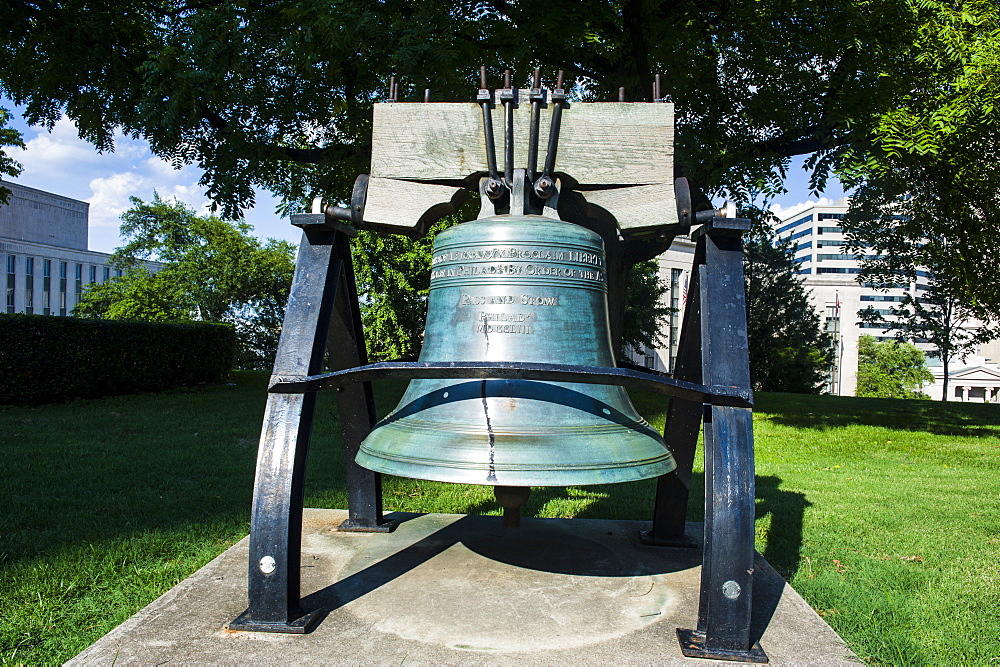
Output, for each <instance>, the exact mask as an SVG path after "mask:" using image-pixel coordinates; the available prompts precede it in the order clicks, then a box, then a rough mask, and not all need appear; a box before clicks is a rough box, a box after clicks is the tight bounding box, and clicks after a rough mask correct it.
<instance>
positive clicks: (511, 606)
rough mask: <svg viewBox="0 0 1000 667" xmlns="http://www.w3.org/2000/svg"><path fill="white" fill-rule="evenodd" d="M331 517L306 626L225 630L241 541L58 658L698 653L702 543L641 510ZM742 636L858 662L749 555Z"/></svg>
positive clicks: (238, 605) (314, 549)
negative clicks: (654, 538) (691, 542)
mask: <svg viewBox="0 0 1000 667" xmlns="http://www.w3.org/2000/svg"><path fill="white" fill-rule="evenodd" d="M346 517H347V513H346V512H344V511H341V510H306V513H305V519H304V522H303V539H302V592H303V594H304V596H305V597H304V599H303V607H304V608H306V609H313V608H316V607H323V608H325V609H326V610H328V613H327V614H326V616H325V618H324V619H323V620H322V622H321V623H320V624H319V625H318V627H316V629H315V630H313V631H312V632H311V633H309V634H305V635H287V634H269V633H259V632H234V631H230V630H227V629H226V625H227V623H229V622H230V621H232V620H233V619H234V618H236V616H237V615H238V614H240V613H241V612H242V611H243V610H244V609H245V608H246V605H247V598H246V570H247V558H248V552H247V540H246V539H244V540H242V541H241V542H239V543H237V544H236V545H234V546H232V547H231V548H230V549H228V550H227V551H226V552H225V553H223V554H222V555H221V556H219V557H218V558H216V559H215V560H213V561H212V562H211V563H209V564H208V565H206V566H205V567H203V568H202V569H200V570H199V571H198V572H196V573H195V574H193V575H191V577H189V578H188V579H186V580H185V581H183V582H181V583H180V584H178V585H177V586H175V587H174V588H173V589H172V590H170V591H169V592H167V593H166V594H164V595H163V596H162V597H160V598H159V599H157V600H156V601H154V602H153V603H151V604H150V605H148V606H147V607H146V608H145V609H143V610H141V611H140V612H139V613H137V614H136V615H135V616H133V617H132V618H130V619H129V620H128V621H126V622H125V623H123V624H122V625H120V626H119V627H117V628H115V629H114V630H112V631H111V632H110V633H108V634H107V635H105V636H104V637H103V638H102V639H101V640H99V641H98V642H97V643H96V644H94V645H93V646H91V647H90V648H88V649H87V650H85V651H83V652H82V653H80V654H79V655H78V656H76V657H75V658H74V659H73V660H72V661H71V663H80V664H82V663H92V664H111V663H115V664H121V663H143V664H163V663H182V662H183V663H292V662H294V663H392V664H397V665H398V664H402V663H404V662H408V663H409V662H417V663H440V664H458V663H461V664H470V663H480V664H482V663H508V664H509V663H514V662H517V663H545V664H580V663H598V662H599V663H658V664H664V663H668V664H705V663H706V662H710V661H706V660H699V659H693V658H685V657H684V656H683V655H682V654H681V652H680V648H679V647H678V643H677V636H676V633H675V630H676V628H693V627H694V626H695V623H696V620H697V610H698V586H699V577H700V558H701V550H700V549H679V548H664V547H649V546H643V545H642V544H641V543H640V542H639V540H638V532H639V530H640V529H643V528H648V523H643V522H637V521H602V520H591V519H523V520H522V527H521V528H518V529H505V528H503V526H502V525H501V523H500V519H499V518H498V517H482V516H462V515H454V514H427V515H415V514H395V515H392V518H396V519H401V520H402V521H401V523H400V525H399V527H398V528H397V529H396V531H395V532H393V533H390V534H363V533H338V532H336V527H337V525H338V524H340V522H341V521H343V520H344V519H345V518H346ZM699 533H700V525H697V526H696V525H694V524H692V525H691V526H689V534H691V535H698V534H699ZM753 636H754V638H756V639H759V641H760V645H761V647H762V648H763V649H764V651H765V652H766V653H767V655H768V657H769V658H770V660H771V662H772V664H782V663H795V664H799V665H804V664H816V665H820V664H821V665H832V664H846V663H857V662H858V660H857V657H856V656H854V655H853V654H852V653H851V652H850V651H849V650H848V649H846V648H845V646H844V644H843V642H842V641H841V639H840V638H839V637H838V636H837V635H836V633H834V631H833V630H832V629H831V628H830V627H829V626H828V625H827V624H826V623H825V622H824V621H823V619H821V618H820V617H819V615H817V614H816V612H814V611H813V610H812V609H811V608H810V607H809V606H808V605H807V604H806V603H805V601H803V600H802V598H801V597H799V595H798V594H797V593H796V592H795V591H793V590H792V588H791V587H790V586H788V585H787V584H785V582H784V581H783V580H782V579H781V577H780V576H779V575H778V574H777V573H776V572H775V571H774V570H773V569H772V568H771V567H770V566H769V565H768V564H767V563H766V562H765V561H764V560H763V559H761V558H759V557H758V562H757V564H756V573H755V576H754V616H753ZM724 664H730V665H731V664H733V663H724Z"/></svg>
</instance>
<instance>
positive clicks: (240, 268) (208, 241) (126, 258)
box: [74, 194, 295, 368]
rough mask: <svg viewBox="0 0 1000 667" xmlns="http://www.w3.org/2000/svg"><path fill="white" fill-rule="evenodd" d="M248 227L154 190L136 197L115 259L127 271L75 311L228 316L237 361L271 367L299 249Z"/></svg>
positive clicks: (116, 315) (156, 317) (171, 317)
mask: <svg viewBox="0 0 1000 667" xmlns="http://www.w3.org/2000/svg"><path fill="white" fill-rule="evenodd" d="M250 231H251V227H250V226H249V225H248V224H246V223H244V222H231V221H226V220H222V219H219V218H217V217H215V216H199V215H195V213H194V211H192V210H190V209H188V208H187V207H186V206H184V205H183V204H181V203H180V202H177V201H169V202H168V201H164V200H162V199H161V198H160V197H159V195H156V194H154V196H153V201H152V202H149V203H146V202H144V201H142V200H141V199H138V198H132V208H130V209H129V210H128V211H126V212H125V214H124V215H122V236H123V238H124V239H125V240H126V243H125V245H123V246H122V247H120V248H118V249H117V250H116V251H115V253H114V255H113V256H112V260H111V261H112V263H114V264H115V265H117V266H119V267H121V268H124V269H126V273H125V275H123V276H122V277H121V278H119V279H114V280H112V281H109V282H107V283H104V284H101V285H94V286H92V287H91V288H89V289H88V290H87V291H86V292H85V293H84V295H83V298H82V300H81V303H80V305H78V306H77V308H76V309H75V310H74V314H78V315H82V316H86V317H103V318H106V319H143V320H150V321H177V320H190V319H198V320H207V321H211V322H227V323H230V324H232V325H233V326H234V327H235V329H236V335H237V339H238V341H239V344H240V351H239V354H238V357H237V365H238V366H239V367H241V368H262V367H265V366H267V365H268V364H270V363H271V361H272V360H273V358H274V354H275V351H276V350H277V344H278V337H279V335H280V329H281V321H282V318H283V316H284V310H285V303H286V302H287V300H288V290H289V288H290V286H291V280H292V273H293V271H294V259H293V258H294V255H295V248H294V247H293V246H292V244H290V243H288V242H286V241H276V240H274V239H269V240H267V241H266V242H265V243H263V244H262V243H261V242H260V240H258V239H256V238H254V237H253V236H251V235H250ZM146 259H148V260H154V261H158V262H161V263H162V264H163V265H164V266H163V268H162V269H161V270H160V271H159V272H157V273H156V274H150V273H149V272H148V271H146V269H145V268H144V266H143V265H142V264H140V261H139V260H146Z"/></svg>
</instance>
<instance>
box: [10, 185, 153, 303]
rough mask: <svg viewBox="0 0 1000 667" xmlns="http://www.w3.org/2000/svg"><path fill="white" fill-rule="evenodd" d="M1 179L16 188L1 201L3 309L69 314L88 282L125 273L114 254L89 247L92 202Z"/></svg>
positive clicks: (151, 264)
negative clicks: (112, 259)
mask: <svg viewBox="0 0 1000 667" xmlns="http://www.w3.org/2000/svg"><path fill="white" fill-rule="evenodd" d="M0 185H2V186H3V187H4V188H6V189H8V190H10V191H11V194H10V196H9V197H8V200H7V204H5V205H0V270H2V272H3V273H2V275H0V281H2V283H0V284H2V285H3V295H4V301H3V306H2V308H3V311H2V312H4V313H26V314H35V315H70V314H71V313H72V312H73V307H74V306H76V304H77V302H78V301H79V299H80V296H81V294H83V291H84V289H85V288H86V286H87V285H90V284H92V283H103V282H105V281H108V280H110V279H112V278H113V277H115V276H120V275H121V271H120V270H118V269H115V268H113V267H111V266H110V265H109V264H108V260H109V258H110V257H111V256H110V255H109V254H107V253H102V252H95V251H92V250H88V249H87V232H88V224H89V209H90V204H88V203H87V202H82V201H77V200H76V199H70V198H69V197H63V196H61V195H56V194H52V193H50V192H44V191H42V190H36V189H34V188H29V187H25V186H23V185H18V184H17V183H12V182H9V181H0ZM146 265H147V267H148V268H149V269H150V270H152V271H155V270H157V269H158V268H159V265H158V264H157V263H155V262H147V263H146Z"/></svg>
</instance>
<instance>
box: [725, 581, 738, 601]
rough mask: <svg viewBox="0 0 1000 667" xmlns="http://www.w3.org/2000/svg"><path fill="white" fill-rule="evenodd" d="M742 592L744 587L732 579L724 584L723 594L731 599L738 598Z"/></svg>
mask: <svg viewBox="0 0 1000 667" xmlns="http://www.w3.org/2000/svg"><path fill="white" fill-rule="evenodd" d="M741 592H743V589H742V588H740V585H739V584H738V583H736V582H735V581H733V580H732V579H730V580H729V581H727V582H726V583H724V584H722V594H723V595H725V596H726V597H727V598H729V599H730V600H735V599H736V598H738V597H739V596H740V593H741Z"/></svg>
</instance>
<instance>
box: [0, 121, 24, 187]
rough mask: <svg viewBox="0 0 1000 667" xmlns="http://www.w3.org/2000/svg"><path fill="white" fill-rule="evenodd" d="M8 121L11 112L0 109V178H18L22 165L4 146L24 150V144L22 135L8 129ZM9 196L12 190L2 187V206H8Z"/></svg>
mask: <svg viewBox="0 0 1000 667" xmlns="http://www.w3.org/2000/svg"><path fill="white" fill-rule="evenodd" d="M8 121H10V112H9V111H7V110H6V109H0V177H2V176H17V175H18V174H20V173H21V165H20V164H18V163H17V162H16V161H15V160H14V159H13V158H12V157H10V156H9V155H7V154H6V153H5V152H4V150H3V147H4V146H16V147H17V148H24V142H23V141H22V140H21V133H20V132H18V131H17V130H12V129H11V128H9V127H7V122H8ZM9 196H10V190H8V189H7V188H4V187H0V204H6V203H7V197H9Z"/></svg>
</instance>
